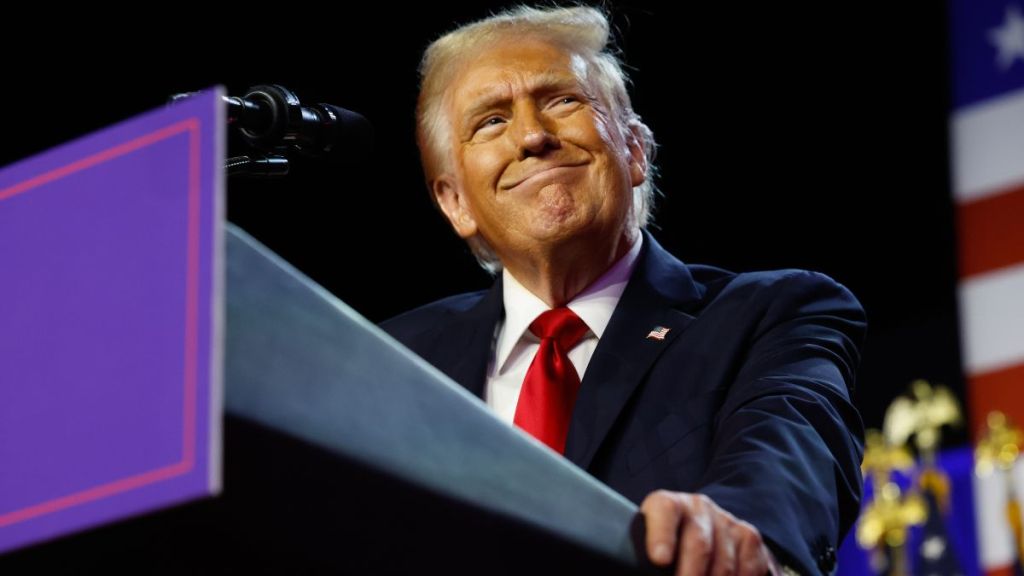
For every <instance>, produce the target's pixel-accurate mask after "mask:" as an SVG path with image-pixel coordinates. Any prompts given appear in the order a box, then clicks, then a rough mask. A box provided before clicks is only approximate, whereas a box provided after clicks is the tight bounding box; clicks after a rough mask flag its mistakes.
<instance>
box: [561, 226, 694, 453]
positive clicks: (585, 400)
mask: <svg viewBox="0 0 1024 576" xmlns="http://www.w3.org/2000/svg"><path fill="white" fill-rule="evenodd" d="M700 296H701V289H700V288H699V286H698V285H697V284H695V283H694V281H693V278H692V277H691V276H690V273H689V271H688V270H687V269H686V266H684V265H683V264H682V263H681V262H679V261H678V260H676V259H675V258H673V257H672V256H671V255H670V254H669V253H668V252H666V251H665V250H664V249H663V248H661V246H659V245H658V243H657V242H655V241H654V238H653V237H651V236H650V235H649V234H647V233H646V232H644V248H643V251H642V253H641V255H640V258H639V260H638V261H637V267H636V269H635V270H634V272H633V277H632V278H631V279H630V282H629V284H628V285H627V286H626V290H625V292H623V294H622V298H621V299H620V300H619V304H618V306H616V308H615V312H614V313H613V314H612V317H611V320H610V321H609V323H608V327H607V328H606V329H605V332H604V335H603V336H602V337H601V341H600V342H599V343H598V345H597V349H596V350H595V351H594V355H593V357H592V358H591V360H590V364H589V365H588V367H587V371H586V373H585V374H584V377H583V382H582V384H581V386H580V391H579V396H578V397H577V399H576V406H575V408H574V409H573V415H572V424H571V425H570V428H569V437H568V439H567V441H566V448H565V457H566V458H568V459H569V460H571V461H572V462H574V463H575V464H576V465H578V466H579V467H580V468H583V469H586V468H587V467H588V466H590V463H591V462H592V461H593V459H594V455H595V454H596V453H597V450H598V448H599V447H600V446H601V443H602V442H603V441H604V438H605V437H606V436H607V434H608V431H609V430H610V429H611V427H612V425H613V424H614V423H615V420H616V418H617V417H618V416H619V414H620V413H621V412H622V409H623V407H624V406H625V405H626V403H627V402H628V401H629V399H630V397H631V396H632V395H633V392H634V391H635V390H636V388H637V386H639V385H640V383H641V382H642V381H643V379H644V378H645V376H646V374H647V372H648V371H649V370H650V369H651V366H652V365H653V364H654V362H655V361H656V360H657V359H658V356H660V355H661V353H662V352H663V351H664V350H665V349H666V348H668V346H669V345H670V344H671V343H672V341H673V340H674V339H675V338H676V337H678V336H679V334H680V333H681V332H682V331H683V330H685V329H686V327H687V325H688V324H689V323H690V322H691V321H692V320H693V317H692V316H690V315H689V314H686V313H685V312H684V311H683V309H685V308H686V304H687V303H692V302H694V301H696V300H698V299H699V298H700ZM658 328H668V332H667V333H665V335H664V339H662V340H659V339H657V338H648V337H647V336H648V334H650V332H651V331H652V330H656V329H658Z"/></svg>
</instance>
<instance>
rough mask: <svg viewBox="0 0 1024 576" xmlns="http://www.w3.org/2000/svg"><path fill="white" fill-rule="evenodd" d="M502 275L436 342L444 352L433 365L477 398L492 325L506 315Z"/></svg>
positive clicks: (481, 391) (480, 393) (481, 393)
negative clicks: (440, 339) (442, 339)
mask: <svg viewBox="0 0 1024 576" xmlns="http://www.w3.org/2000/svg"><path fill="white" fill-rule="evenodd" d="M501 286H502V281H501V276H500V275H499V276H498V279H497V280H496V281H495V283H494V286H492V287H491V289H490V291H488V292H487V293H486V294H485V295H484V297H483V298H481V299H480V301H479V302H477V304H476V305H475V306H473V307H472V308H470V309H469V310H466V311H465V312H463V313H462V314H460V315H458V316H457V318H455V320H454V321H453V322H452V324H451V325H450V327H449V329H447V330H445V331H444V333H443V335H442V336H439V337H440V338H444V341H443V342H439V344H440V346H441V349H442V350H444V351H445V352H446V354H445V355H444V357H442V358H439V359H438V362H437V363H436V364H435V365H436V366H437V367H438V368H439V369H440V370H441V371H442V372H444V373H445V374H447V375H448V376H449V377H451V379H452V380H455V381H456V382H458V383H459V384H461V385H462V387H463V388H466V389H467V390H469V391H470V392H472V393H473V394H475V395H476V396H477V397H478V398H480V399H483V397H484V384H485V383H486V381H487V363H488V361H489V360H490V357H491V344H492V342H493V340H494V327H495V325H497V323H498V320H500V319H501V318H502V317H503V316H504V314H505V305H504V301H503V300H502V287H501Z"/></svg>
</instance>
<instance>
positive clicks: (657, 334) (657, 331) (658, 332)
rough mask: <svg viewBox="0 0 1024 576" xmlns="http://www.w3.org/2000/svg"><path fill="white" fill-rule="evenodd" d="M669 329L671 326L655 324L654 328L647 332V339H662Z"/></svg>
mask: <svg viewBox="0 0 1024 576" xmlns="http://www.w3.org/2000/svg"><path fill="white" fill-rule="evenodd" d="M669 330H671V328H665V327H664V326H655V327H654V330H651V331H650V332H648V333H647V339H648V340H664V339H665V335H666V334H668V331H669Z"/></svg>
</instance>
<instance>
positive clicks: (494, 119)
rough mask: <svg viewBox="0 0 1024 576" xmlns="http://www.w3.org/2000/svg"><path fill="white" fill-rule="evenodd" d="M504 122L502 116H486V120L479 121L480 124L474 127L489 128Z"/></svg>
mask: <svg viewBox="0 0 1024 576" xmlns="http://www.w3.org/2000/svg"><path fill="white" fill-rule="evenodd" d="M504 123H505V119H504V118H502V117H501V116H491V117H490V118H487V119H486V120H484V121H483V122H481V123H480V125H479V126H477V128H476V129H477V130H483V129H484V128H490V127H491V126H497V125H499V124H504Z"/></svg>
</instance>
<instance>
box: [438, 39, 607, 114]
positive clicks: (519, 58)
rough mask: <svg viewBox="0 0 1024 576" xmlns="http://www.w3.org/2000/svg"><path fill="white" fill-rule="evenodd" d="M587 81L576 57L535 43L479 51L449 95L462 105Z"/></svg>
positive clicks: (582, 64) (581, 62) (583, 66)
mask: <svg viewBox="0 0 1024 576" xmlns="http://www.w3.org/2000/svg"><path fill="white" fill-rule="evenodd" d="M530 44H533V46H531V45H530ZM586 78H587V62H586V60H585V59H584V58H583V57H582V56H580V55H579V54H576V53H573V52H570V51H568V50H564V49H560V48H557V47H555V46H552V45H550V44H547V43H543V44H542V47H541V48H540V49H538V46H537V45H536V44H535V43H527V44H526V45H524V46H520V47H515V46H501V47H495V48H491V49H489V50H487V51H484V52H482V53H481V54H480V55H479V56H477V57H476V58H473V59H472V60H470V61H469V62H467V63H466V64H465V65H464V67H463V69H462V71H461V73H460V74H459V75H458V76H457V77H456V79H455V81H454V82H453V83H452V86H451V88H452V91H453V94H452V95H453V96H455V97H456V99H458V100H462V101H463V102H465V101H467V100H478V99H481V98H489V97H491V96H493V95H494V94H496V93H510V92H511V91H512V90H514V89H523V90H527V91H534V90H538V89H546V88H569V87H574V86H582V85H583V84H585V80H586Z"/></svg>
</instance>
